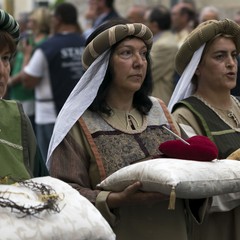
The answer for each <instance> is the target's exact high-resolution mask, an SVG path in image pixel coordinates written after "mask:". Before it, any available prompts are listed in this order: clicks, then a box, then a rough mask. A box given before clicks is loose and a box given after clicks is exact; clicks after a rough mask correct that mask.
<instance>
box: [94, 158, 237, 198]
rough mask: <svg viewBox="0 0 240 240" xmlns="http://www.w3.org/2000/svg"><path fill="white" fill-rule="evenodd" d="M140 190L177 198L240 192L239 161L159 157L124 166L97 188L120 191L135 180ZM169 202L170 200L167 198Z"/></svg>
mask: <svg viewBox="0 0 240 240" xmlns="http://www.w3.org/2000/svg"><path fill="white" fill-rule="evenodd" d="M137 180H139V181H141V183H142V190H143V191H153V192H161V193H164V194H166V195H170V194H171V193H173V192H174V193H175V194H176V197H177V198H184V199H199V198H206V197H211V196H214V195H220V194H226V193H234V192H239V191H240V162H239V161H234V160H213V161H211V162H201V161H191V160H181V159H174V158H159V159H153V160H149V161H145V162H139V163H136V164H133V165H130V166H127V167H124V168H122V169H120V170H118V171H117V172H115V173H113V174H112V175H110V176H109V177H107V178H106V179H105V180H103V181H102V182H101V183H100V184H99V185H98V188H100V189H104V190H108V191H121V190H123V189H124V188H125V187H127V186H128V185H130V184H131V183H133V182H135V181H137ZM170 201H171V199H170Z"/></svg>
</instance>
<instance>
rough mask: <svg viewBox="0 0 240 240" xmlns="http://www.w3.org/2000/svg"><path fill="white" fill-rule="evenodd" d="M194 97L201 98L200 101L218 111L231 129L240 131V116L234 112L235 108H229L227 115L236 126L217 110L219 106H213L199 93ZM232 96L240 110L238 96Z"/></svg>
mask: <svg viewBox="0 0 240 240" xmlns="http://www.w3.org/2000/svg"><path fill="white" fill-rule="evenodd" d="M194 97H196V98H197V99H199V100H200V101H202V102H203V103H204V104H205V105H206V106H208V107H209V108H210V109H211V110H212V111H213V112H215V113H216V115H217V116H218V117H219V118H220V119H221V120H222V121H223V122H224V123H226V124H227V125H228V126H229V127H230V128H231V129H233V130H235V131H236V132H240V121H239V120H238V118H237V117H236V115H235V114H234V112H233V110H232V109H230V110H228V113H227V116H228V117H229V118H230V119H232V120H233V121H234V122H235V124H236V127H234V126H232V125H231V124H230V123H229V122H227V121H226V120H225V119H224V118H223V117H222V116H221V115H220V114H219V113H218V111H217V108H216V107H213V106H212V105H210V104H209V103H208V102H207V101H206V100H205V99H203V98H202V97H200V96H199V95H196V94H195V95H194ZM231 98H232V100H233V101H234V102H235V103H236V104H237V106H238V108H239V111H240V103H239V101H238V100H237V98H236V97H234V96H232V95H231ZM218 110H221V109H218Z"/></svg>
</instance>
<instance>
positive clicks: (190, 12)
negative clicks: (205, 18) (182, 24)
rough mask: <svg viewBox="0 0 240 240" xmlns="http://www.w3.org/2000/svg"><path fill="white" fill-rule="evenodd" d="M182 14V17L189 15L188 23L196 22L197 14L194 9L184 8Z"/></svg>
mask: <svg viewBox="0 0 240 240" xmlns="http://www.w3.org/2000/svg"><path fill="white" fill-rule="evenodd" d="M180 14H181V15H187V17H188V21H195V20H196V13H195V11H194V10H193V9H191V8H189V7H186V6H184V7H182V8H181V9H180Z"/></svg>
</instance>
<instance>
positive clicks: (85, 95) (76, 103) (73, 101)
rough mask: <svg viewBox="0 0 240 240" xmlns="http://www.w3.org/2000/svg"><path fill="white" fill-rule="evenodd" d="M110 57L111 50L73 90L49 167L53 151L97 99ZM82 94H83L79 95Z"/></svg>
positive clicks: (61, 116) (56, 129)
mask: <svg viewBox="0 0 240 240" xmlns="http://www.w3.org/2000/svg"><path fill="white" fill-rule="evenodd" d="M109 57H110V50H107V51H105V52H104V53H103V54H102V55H101V56H99V58H97V59H96V60H95V61H94V62H93V63H92V64H91V66H90V67H89V68H88V69H87V71H86V72H85V73H84V74H83V76H82V77H81V79H80V80H79V82H78V83H77V85H76V86H75V87H74V89H73V90H72V92H71V94H70V95H69V97H68V99H67V101H66V102H65V104H64V105H63V107H62V109H61V111H60V113H59V114H58V117H57V120H56V123H55V126H54V130H53V134H52V138H51V141H50V144H49V148H48V156H47V166H48V167H49V164H50V162H49V160H50V156H51V154H52V153H53V150H54V149H55V148H56V147H57V146H58V144H59V143H60V142H61V141H62V140H63V138H64V137H65V136H66V135H67V133H68V132H69V130H70V129H71V128H72V126H73V125H74V123H75V122H76V121H77V120H78V119H79V118H80V116H81V115H82V114H83V113H84V111H85V110H86V109H87V108H88V107H89V106H90V105H91V103H92V102H93V100H94V98H95V97H96V95H97V92H98V89H99V87H100V85H101V83H102V81H103V79H104V76H105V73H106V71H107V67H108V62H109ZM80 92H81V94H79V93H80Z"/></svg>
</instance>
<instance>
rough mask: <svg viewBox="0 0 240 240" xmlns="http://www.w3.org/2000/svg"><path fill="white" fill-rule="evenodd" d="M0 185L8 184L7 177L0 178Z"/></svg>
mask: <svg viewBox="0 0 240 240" xmlns="http://www.w3.org/2000/svg"><path fill="white" fill-rule="evenodd" d="M0 184H8V176H5V177H1V178H0Z"/></svg>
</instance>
